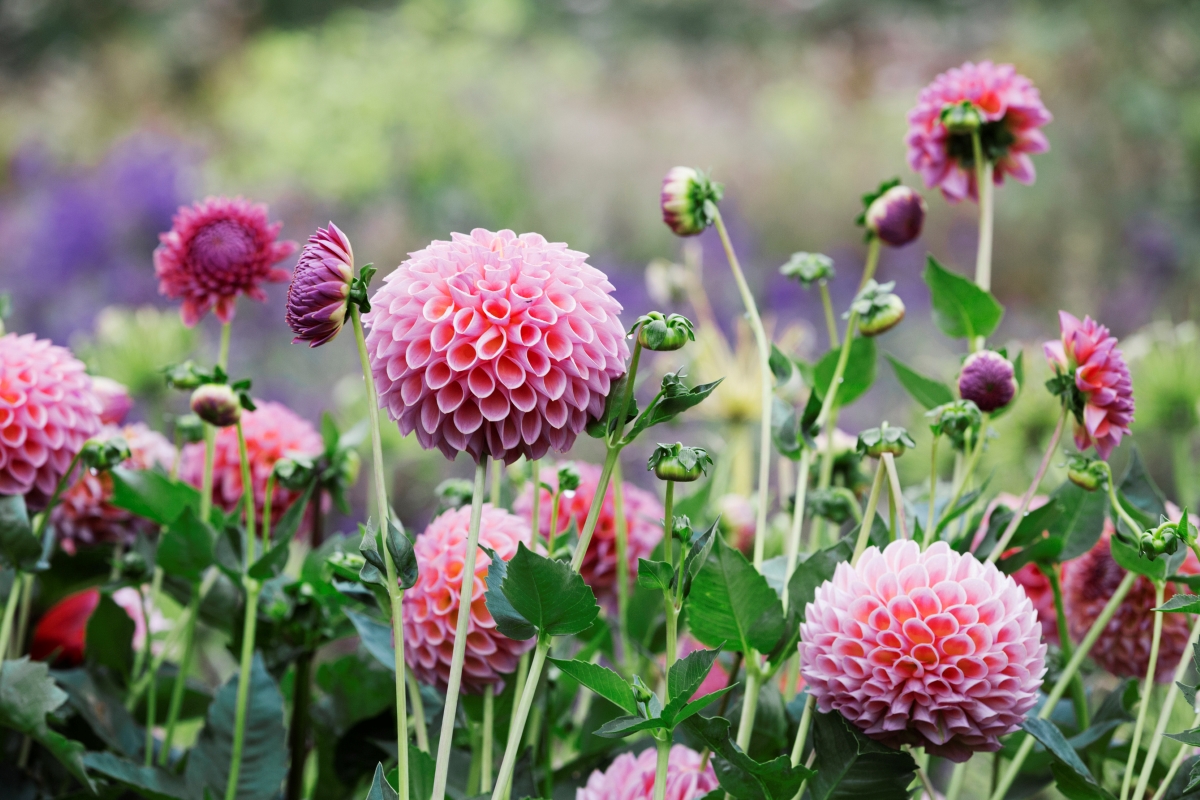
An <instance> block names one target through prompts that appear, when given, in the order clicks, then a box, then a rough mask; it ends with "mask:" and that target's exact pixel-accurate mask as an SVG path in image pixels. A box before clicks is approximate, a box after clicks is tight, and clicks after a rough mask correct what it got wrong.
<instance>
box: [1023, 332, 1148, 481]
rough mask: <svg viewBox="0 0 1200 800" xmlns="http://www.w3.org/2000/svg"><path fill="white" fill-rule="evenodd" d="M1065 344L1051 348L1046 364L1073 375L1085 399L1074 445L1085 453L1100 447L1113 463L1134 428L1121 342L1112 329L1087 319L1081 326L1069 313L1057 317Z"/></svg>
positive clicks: (1048, 345)
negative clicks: (1112, 455)
mask: <svg viewBox="0 0 1200 800" xmlns="http://www.w3.org/2000/svg"><path fill="white" fill-rule="evenodd" d="M1058 321H1059V327H1060V328H1061V329H1062V339H1061V340H1060V341H1057V342H1046V344H1045V345H1044V349H1045V351H1046V358H1048V359H1049V360H1050V364H1051V366H1053V367H1054V368H1055V370H1056V371H1059V372H1062V373H1065V374H1073V375H1074V377H1075V388H1077V389H1078V390H1079V392H1080V394H1081V395H1082V399H1083V411H1082V413H1078V412H1077V417H1076V422H1077V423H1078V424H1077V425H1076V426H1075V444H1076V445H1077V446H1078V447H1079V449H1080V450H1086V449H1087V448H1089V447H1091V446H1092V445H1095V447H1096V452H1097V453H1098V454H1099V455H1100V457H1101V458H1105V459H1107V458H1108V454H1109V453H1111V452H1112V450H1113V448H1114V447H1116V446H1117V445H1119V444H1120V443H1121V437H1122V436H1126V435H1128V434H1129V425H1130V423H1132V422H1133V380H1132V378H1130V376H1129V367H1128V366H1127V365H1126V364H1125V356H1123V355H1122V354H1121V351H1120V350H1119V349H1118V348H1117V339H1116V337H1115V336H1110V335H1109V333H1108V328H1106V327H1104V326H1103V325H1101V324H1099V323H1098V322H1095V321H1094V320H1093V319H1092V318H1091V317H1084V318H1083V322H1080V321H1079V320H1078V319H1077V318H1076V317H1074V316H1072V315H1070V314H1068V313H1067V312H1066V311H1059V312H1058Z"/></svg>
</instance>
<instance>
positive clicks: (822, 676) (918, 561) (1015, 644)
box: [800, 540, 1046, 762]
mask: <svg viewBox="0 0 1200 800" xmlns="http://www.w3.org/2000/svg"><path fill="white" fill-rule="evenodd" d="M805 615H806V618H805V622H804V623H802V624H801V626H800V672H801V674H802V675H803V676H804V680H805V681H806V682H807V683H808V690H809V692H810V693H811V694H812V696H813V697H814V698H816V701H817V706H818V708H820V710H821V711H822V712H823V713H828V712H830V711H833V710H836V711H838V712H840V713H841V714H842V716H844V717H845V718H846V719H847V720H849V721H850V722H852V723H853V724H855V725H857V726H858V727H859V728H861V729H862V731H863V733H865V734H866V735H868V736H870V737H872V738H874V739H878V740H879V741H881V742H883V743H885V744H887V745H890V746H892V747H898V746H900V745H904V744H911V745H919V746H921V747H924V748H925V749H926V750H927V751H928V752H929V753H931V754H933V755H936V756H942V757H945V758H949V759H951V760H953V761H960V762H961V761H966V760H967V759H968V758H970V757H971V754H972V753H973V752H975V751H979V750H988V751H996V750H999V749H1000V741H999V737H1001V736H1004V735H1005V734H1008V733H1012V732H1013V731H1015V730H1017V729H1019V728H1020V727H1021V723H1022V721H1023V720H1024V718H1025V714H1026V712H1028V711H1029V710H1030V709H1031V708H1033V706H1034V705H1035V704H1036V702H1037V694H1038V687H1040V686H1041V685H1042V675H1043V674H1044V673H1045V671H1046V665H1045V657H1046V645H1045V644H1043V643H1042V641H1041V635H1042V628H1041V626H1040V625H1039V624H1038V618H1037V614H1036V612H1035V611H1034V610H1033V604H1032V603H1030V602H1029V599H1028V598H1027V597H1026V596H1025V592H1024V591H1022V590H1021V588H1020V587H1019V586H1017V584H1016V583H1015V582H1014V581H1013V579H1012V578H1010V577H1009V576H1007V575H1005V574H1004V573H1002V572H1000V570H998V569H996V566H995V565H994V564H985V563H981V562H980V561H978V560H977V559H976V558H975V556H973V555H972V554H970V553H964V554H959V553H955V552H954V551H952V550H951V549H950V547H949V545H947V544H946V543H945V542H935V543H934V544H933V545H932V546H931V547H930V548H929V549H928V550H926V551H925V552H921V548H920V547H919V546H918V545H917V543H916V542H913V541H911V540H906V541H897V542H892V543H891V544H889V545H888V546H887V548H886V549H885V550H884V551H883V552H880V551H879V549H878V548H875V547H869V548H867V550H866V551H865V552H864V553H863V555H862V558H861V559H860V561H859V562H858V564H857V566H854V567H852V566H850V564H849V563H846V562H843V563H841V564H838V566H837V570H836V571H835V572H834V575H833V580H831V581H826V582H825V583H823V584H822V585H821V586H820V587H819V588H818V589H817V593H816V597H815V598H814V600H813V602H811V603H809V604H808V606H807V608H806V610H805Z"/></svg>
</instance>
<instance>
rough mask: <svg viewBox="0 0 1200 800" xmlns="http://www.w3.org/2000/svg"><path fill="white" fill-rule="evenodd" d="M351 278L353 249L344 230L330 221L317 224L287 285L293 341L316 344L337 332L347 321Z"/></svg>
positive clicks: (352, 275)
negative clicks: (327, 223)
mask: <svg viewBox="0 0 1200 800" xmlns="http://www.w3.org/2000/svg"><path fill="white" fill-rule="evenodd" d="M353 279H354V249H353V248H352V247H351V246H350V240H349V239H347V238H346V234H344V233H342V231H341V230H340V229H339V228H338V226H337V225H334V224H333V223H332V222H331V223H329V227H328V228H317V232H316V233H314V234H313V235H312V236H310V237H308V244H306V245H304V250H303V251H302V252H301V253H300V263H298V264H297V265H296V270H295V272H293V273H292V283H291V285H289V286H288V294H287V324H288V327H290V328H291V329H292V333H294V334H296V338H295V339H292V342H293V343H294V342H308V344H309V347H318V346H320V345H323V344H325V343H326V342H328V341H329V340H331V339H332V338H333V337H335V336H337V335H338V332H339V331H341V329H342V325H343V324H345V322H346V310H347V308H348V305H349V298H350V281H352V280H353Z"/></svg>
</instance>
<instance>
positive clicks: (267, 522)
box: [262, 470, 321, 553]
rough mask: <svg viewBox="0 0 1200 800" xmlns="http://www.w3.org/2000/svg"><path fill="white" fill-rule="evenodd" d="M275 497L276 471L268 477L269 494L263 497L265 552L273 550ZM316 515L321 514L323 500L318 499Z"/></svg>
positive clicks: (272, 471)
mask: <svg viewBox="0 0 1200 800" xmlns="http://www.w3.org/2000/svg"><path fill="white" fill-rule="evenodd" d="M274 495H275V470H271V473H270V474H269V475H267V494H266V496H265V497H263V517H262V543H263V552H264V553H265V552H267V551H268V550H270V549H271V499H272V498H273V497H274ZM316 501H317V502H316V503H315V504H314V505H315V507H316V513H317V514H320V513H321V510H320V509H321V498H319V497H318V498H316ZM314 546H315V544H314Z"/></svg>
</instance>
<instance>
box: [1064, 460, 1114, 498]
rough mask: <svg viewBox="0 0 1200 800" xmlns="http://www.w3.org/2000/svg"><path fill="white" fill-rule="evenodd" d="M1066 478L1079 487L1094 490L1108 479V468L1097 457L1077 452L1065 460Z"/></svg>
mask: <svg viewBox="0 0 1200 800" xmlns="http://www.w3.org/2000/svg"><path fill="white" fill-rule="evenodd" d="M1067 478H1069V479H1070V481H1071V483H1073V484H1075V485H1076V486H1078V487H1079V488H1081V489H1086V490H1087V491H1089V492H1094V491H1096V490H1097V489H1099V488H1100V487H1102V486H1104V484H1105V481H1107V480H1108V469H1107V468H1106V467H1105V465H1104V462H1102V461H1099V460H1098V459H1094V458H1088V457H1087V456H1085V455H1083V454H1077V455H1073V456H1071V458H1070V459H1069V460H1068V461H1067Z"/></svg>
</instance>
